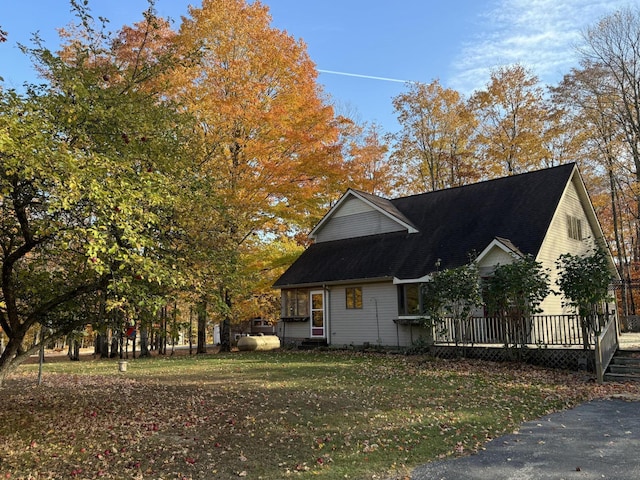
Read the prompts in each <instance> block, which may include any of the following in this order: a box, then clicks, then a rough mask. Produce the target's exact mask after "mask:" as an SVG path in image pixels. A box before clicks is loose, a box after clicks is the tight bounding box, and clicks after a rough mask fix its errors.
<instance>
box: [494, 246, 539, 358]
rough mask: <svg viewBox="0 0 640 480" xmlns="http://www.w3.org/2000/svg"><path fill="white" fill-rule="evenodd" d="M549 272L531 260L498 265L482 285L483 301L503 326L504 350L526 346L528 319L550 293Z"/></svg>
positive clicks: (524, 258)
mask: <svg viewBox="0 0 640 480" xmlns="http://www.w3.org/2000/svg"><path fill="white" fill-rule="evenodd" d="M550 291H551V290H550V287H549V271H548V270H547V269H545V268H544V267H543V266H542V264H541V263H540V262H537V261H536V260H535V259H534V258H533V257H532V256H526V257H522V258H519V259H517V260H515V261H514V262H513V263H509V264H504V265H498V266H497V267H496V269H495V270H494V272H493V275H491V276H490V277H488V278H486V280H485V282H484V291H483V298H484V300H485V302H486V305H487V308H488V310H489V312H490V314H491V315H495V316H496V317H498V319H499V320H500V322H501V324H502V326H503V332H504V341H505V346H506V347H509V346H513V347H522V346H524V345H525V344H526V343H528V335H529V332H530V329H531V317H532V316H533V315H535V314H536V313H540V312H541V311H542V310H541V309H540V304H541V303H542V301H543V300H544V299H545V298H546V297H547V296H548V295H549V293H550Z"/></svg>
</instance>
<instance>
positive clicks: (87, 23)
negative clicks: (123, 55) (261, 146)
mask: <svg viewBox="0 0 640 480" xmlns="http://www.w3.org/2000/svg"><path fill="white" fill-rule="evenodd" d="M76 8H77V13H78V15H79V18H80V20H81V26H80V27H78V28H79V33H78V34H77V35H75V36H74V37H73V39H70V40H69V42H68V43H67V45H66V46H65V47H64V48H63V49H62V51H61V52H60V53H59V54H55V53H53V52H51V51H50V50H48V49H47V48H45V46H44V45H43V44H42V43H41V42H40V41H39V40H38V39H36V40H35V46H34V47H32V48H25V49H24V50H25V52H26V53H27V54H29V55H30V56H31V57H32V58H33V60H34V62H35V64H36V66H37V68H38V69H39V71H40V72H41V73H42V75H43V77H44V78H45V79H46V81H47V82H48V83H47V84H46V85H44V86H42V87H38V88H35V87H32V88H30V89H28V91H27V92H26V93H25V94H24V95H19V94H17V93H16V92H13V91H11V90H0V194H1V197H0V198H1V200H0V260H1V262H2V264H1V267H2V274H1V277H0V282H1V296H0V325H1V326H2V329H3V330H4V332H5V333H6V335H7V337H8V342H7V345H6V348H5V350H4V352H3V353H2V355H1V356H0V383H1V382H2V380H3V379H4V378H5V376H6V374H7V373H8V372H9V371H10V370H11V369H12V368H14V367H15V366H17V365H19V364H20V362H22V361H23V360H24V359H25V358H27V355H28V354H29V352H30V346H29V345H28V344H27V343H26V338H27V334H28V333H29V332H30V330H31V329H34V328H37V325H38V324H41V325H44V326H46V327H47V328H48V329H50V330H49V331H50V332H51V336H54V337H58V336H63V335H66V334H68V333H70V332H72V331H73V330H74V329H76V328H78V327H81V326H82V325H85V324H86V323H88V322H90V321H92V319H87V318H85V317H84V316H83V315H76V314H75V313H76V312H77V310H78V307H77V306H78V305H80V304H82V302H83V301H84V300H85V299H86V298H85V297H87V296H90V295H94V294H96V292H100V291H108V292H109V296H108V301H107V308H108V309H111V310H118V309H119V310H127V311H128V310H130V309H131V308H132V307H133V306H134V305H135V304H136V303H137V302H139V301H142V300H143V299H144V295H140V296H137V298H136V293H141V292H143V291H144V289H143V288H140V287H139V286H140V285H141V284H142V283H143V282H144V283H146V282H150V283H163V284H171V283H173V282H176V281H177V278H179V272H178V271H177V270H176V268H175V267H176V265H177V261H178V259H177V258H176V257H175V255H173V253H172V252H174V251H175V249H174V248H172V244H173V243H174V242H175V241H176V237H177V232H176V227H175V222H174V221H173V220H174V219H173V214H174V211H175V209H174V200H175V198H176V191H177V189H179V188H180V185H179V184H176V182H175V179H176V178H177V176H176V172H178V171H181V170H182V169H183V168H184V165H183V164H182V161H183V160H184V159H188V158H189V157H188V155H186V154H185V152H184V150H183V147H182V146H183V145H184V144H186V142H184V141H183V130H182V126H185V127H187V126H188V125H189V122H188V120H187V118H186V117H184V116H182V115H179V114H178V113H176V112H177V111H178V108H177V106H176V105H174V104H172V103H171V102H170V101H169V100H168V99H167V98H166V97H163V96H162V95H160V94H159V92H157V91H154V90H152V89H149V88H147V85H148V84H147V82H148V81H149V79H150V78H153V77H154V76H156V75H158V73H159V72H160V71H166V69H167V68H170V63H168V61H167V60H166V58H155V59H154V60H153V61H152V62H148V61H146V60H145V59H144V58H143V57H144V56H143V55H142V52H144V50H145V46H144V44H135V45H134V44H132V45H130V46H129V48H131V49H132V50H137V51H138V52H140V55H138V61H137V62H134V63H128V62H117V61H116V58H117V55H116V54H115V47H114V44H113V43H111V42H110V41H109V36H108V35H106V34H104V33H102V32H100V31H96V29H95V28H94V27H93V25H92V21H91V17H90V15H89V14H88V11H87V10H84V9H82V8H79V7H76ZM145 24H146V28H147V29H148V30H149V32H151V31H153V30H154V28H156V27H155V22H154V17H153V14H152V12H147V14H146V16H145ZM121 317H124V315H122V316H121ZM44 340H45V341H46V339H44ZM33 347H35V348H37V346H33Z"/></svg>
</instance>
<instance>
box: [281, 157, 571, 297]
mask: <svg viewBox="0 0 640 480" xmlns="http://www.w3.org/2000/svg"><path fill="white" fill-rule="evenodd" d="M574 167H575V165H574V164H573V163H571V164H565V165H561V166H558V167H552V168H548V169H545V170H538V171H535V172H529V173H524V174H520V175H514V176H511V177H505V178H500V179H496V180H489V181H485V182H480V183H475V184H472V185H466V186H463V187H456V188H450V189H447V190H440V191H436V192H429V193H424V194H420V195H413V196H409V197H402V198H397V199H393V200H389V202H390V203H391V204H392V205H393V207H395V209H397V210H398V211H399V212H400V213H401V214H402V215H403V216H404V217H406V218H407V219H408V220H409V221H410V222H411V224H413V225H415V226H416V228H417V229H418V230H419V232H418V233H412V234H409V233H406V232H396V233H385V234H380V235H372V236H367V237H358V238H348V239H343V240H335V241H331V242H321V243H315V244H313V245H311V246H310V247H309V248H308V249H307V250H305V252H304V253H303V254H302V255H301V256H300V258H299V259H298V260H297V261H296V262H294V264H293V265H291V267H289V269H288V270H287V271H286V272H285V273H284V274H283V275H282V276H281V277H280V278H279V279H278V281H277V282H276V283H275V285H274V286H275V287H284V286H294V285H310V284H321V283H325V282H326V283H331V282H340V281H348V280H363V279H376V278H390V277H397V278H400V279H414V278H421V277H423V276H425V275H427V274H429V273H431V272H433V271H434V270H435V269H436V262H439V265H440V266H439V268H441V269H442V268H454V267H457V266H460V265H463V264H465V263H468V261H469V256H470V255H474V254H476V255H477V254H479V253H480V252H482V250H484V248H486V247H487V246H488V245H489V244H490V243H491V242H492V241H493V239H494V238H496V237H501V238H503V239H507V240H508V241H510V242H511V243H512V244H513V245H514V246H515V247H516V248H517V249H518V250H519V251H520V252H522V253H524V254H531V255H534V256H535V255H536V254H537V253H538V250H539V249H540V246H541V245H542V241H543V240H544V237H545V235H546V233H547V230H548V228H549V225H550V223H551V219H552V218H553V215H554V212H555V211H556V208H557V206H558V203H559V201H560V198H561V196H562V194H563V192H564V190H565V188H566V185H567V182H568V181H569V179H570V178H571V174H572V172H573V169H574Z"/></svg>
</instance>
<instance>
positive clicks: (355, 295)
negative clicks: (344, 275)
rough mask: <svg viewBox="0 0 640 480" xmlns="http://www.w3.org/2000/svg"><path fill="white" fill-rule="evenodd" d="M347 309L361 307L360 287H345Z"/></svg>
mask: <svg viewBox="0 0 640 480" xmlns="http://www.w3.org/2000/svg"><path fill="white" fill-rule="evenodd" d="M345 292H346V301H347V304H346V305H347V309H354V308H362V287H349V288H345Z"/></svg>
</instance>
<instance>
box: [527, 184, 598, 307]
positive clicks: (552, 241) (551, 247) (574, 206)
mask: <svg viewBox="0 0 640 480" xmlns="http://www.w3.org/2000/svg"><path fill="white" fill-rule="evenodd" d="M580 188H581V187H580ZM567 216H572V217H575V218H578V219H580V221H581V222H582V237H583V240H575V239H573V238H570V237H569V227H568V222H567ZM594 236H595V234H594V231H593V229H592V228H591V225H590V224H589V220H588V218H587V214H586V213H585V209H584V206H583V204H582V202H581V201H580V196H579V195H578V190H577V189H576V186H575V184H574V183H573V182H571V183H569V185H568V187H567V190H566V191H565V194H564V196H563V198H562V199H561V201H560V205H559V206H558V209H557V210H556V213H555V216H554V218H553V220H552V221H551V226H550V227H549V231H548V232H547V235H546V237H545V240H544V242H543V244H542V248H541V249H540V252H539V253H538V257H537V260H538V261H539V262H541V263H542V264H543V265H544V266H545V267H547V268H549V269H550V275H551V277H550V282H551V285H550V286H551V288H552V289H553V290H555V291H558V286H557V285H556V280H557V278H558V269H557V268H556V264H555V262H556V260H558V258H559V257H560V255H562V254H563V253H571V254H573V255H582V254H585V253H587V252H588V251H590V250H591V249H592V248H593V245H594V244H595V242H594ZM562 302H563V299H562V296H561V295H554V294H550V295H549V296H548V297H547V298H546V299H545V301H544V302H542V304H541V307H542V308H543V309H544V314H545V315H559V314H565V313H573V312H572V311H571V310H570V309H567V308H566V307H564V308H563V307H562Z"/></svg>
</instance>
